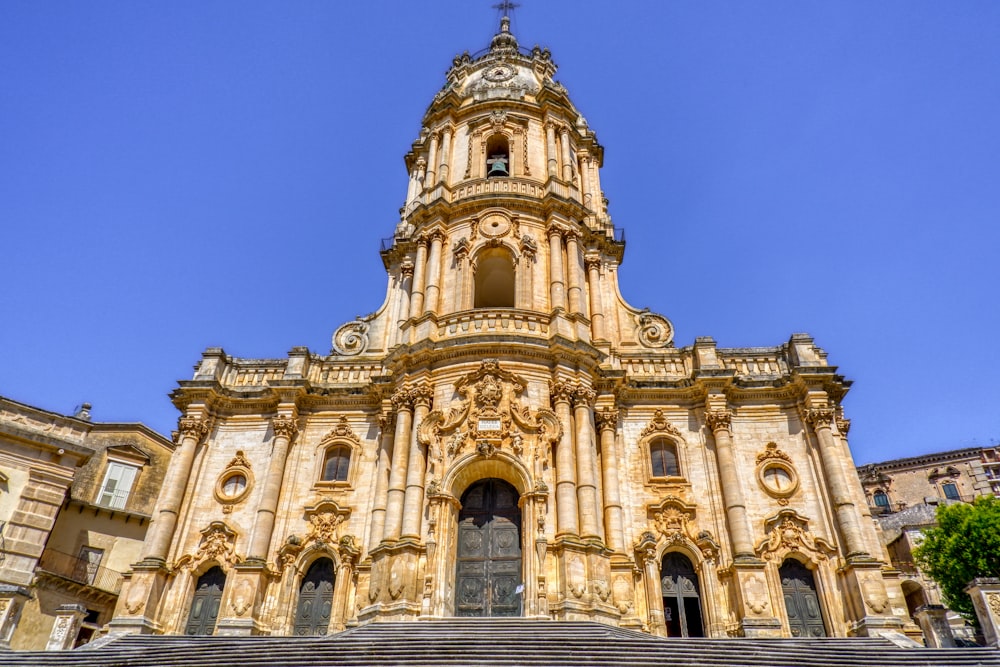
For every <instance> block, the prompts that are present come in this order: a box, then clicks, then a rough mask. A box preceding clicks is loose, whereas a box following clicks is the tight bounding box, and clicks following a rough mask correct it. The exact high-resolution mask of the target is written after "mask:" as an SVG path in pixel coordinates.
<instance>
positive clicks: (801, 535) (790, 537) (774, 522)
mask: <svg viewBox="0 0 1000 667" xmlns="http://www.w3.org/2000/svg"><path fill="white" fill-rule="evenodd" d="M764 526H765V532H766V533H767V537H766V538H764V539H763V540H762V541H761V542H760V544H758V545H757V554H758V555H759V556H760V557H761V558H763V559H764V560H777V561H779V562H780V561H781V560H782V559H783V558H784V557H785V555H786V554H788V553H789V552H791V551H798V552H800V553H804V554H806V555H808V556H811V557H813V558H815V559H816V560H825V559H826V558H827V557H828V556H829V555H831V554H833V553H834V552H835V551H836V549H835V548H834V547H833V545H832V544H830V543H829V542H827V541H826V540H824V539H823V538H822V537H815V536H814V535H813V534H812V533H810V532H809V521H808V520H807V519H805V518H803V517H801V516H799V514H798V513H797V512H796V511H795V510H790V509H785V510H781V511H780V512H778V513H777V514H776V515H775V516H773V517H771V518H770V519H768V520H767V521H765V522H764Z"/></svg>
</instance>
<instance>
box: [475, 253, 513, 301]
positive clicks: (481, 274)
mask: <svg viewBox="0 0 1000 667" xmlns="http://www.w3.org/2000/svg"><path fill="white" fill-rule="evenodd" d="M515 284H516V283H515V280H514V257H513V255H512V254H511V252H510V251H509V250H507V249H506V248H503V247H500V248H487V249H486V250H484V251H483V252H482V253H480V254H479V256H478V257H477V258H476V265H475V286H476V289H475V299H474V302H473V307H474V308H513V307H514V295H515Z"/></svg>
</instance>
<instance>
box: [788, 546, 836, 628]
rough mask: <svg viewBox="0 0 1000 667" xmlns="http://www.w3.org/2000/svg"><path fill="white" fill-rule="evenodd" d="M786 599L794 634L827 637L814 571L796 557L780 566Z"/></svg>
mask: <svg viewBox="0 0 1000 667" xmlns="http://www.w3.org/2000/svg"><path fill="white" fill-rule="evenodd" d="M778 575H779V576H780V577H781V594H782V597H783V598H784V601H785V614H786V616H787V617H788V630H789V632H790V633H791V635H792V636H793V637H826V636H827V631H826V620H825V619H824V618H823V607H822V605H821V604H820V601H819V593H818V592H817V590H816V578H815V577H814V576H813V572H812V570H810V569H809V568H808V567H806V566H805V565H803V564H802V563H801V562H799V561H798V560H796V559H794V558H786V559H785V560H784V561H783V562H782V563H781V567H780V568H779V569H778Z"/></svg>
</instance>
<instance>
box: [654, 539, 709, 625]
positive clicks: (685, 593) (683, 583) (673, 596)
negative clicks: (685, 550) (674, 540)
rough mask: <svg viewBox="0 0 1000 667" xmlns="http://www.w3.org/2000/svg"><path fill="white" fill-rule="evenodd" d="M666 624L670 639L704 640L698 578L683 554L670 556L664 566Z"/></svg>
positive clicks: (662, 583) (664, 616) (661, 571)
mask: <svg viewBox="0 0 1000 667" xmlns="http://www.w3.org/2000/svg"><path fill="white" fill-rule="evenodd" d="M660 586H661V589H662V592H663V620H664V622H665V623H666V626H667V636H668V637H704V636H705V629H704V626H703V624H702V622H701V591H700V589H699V587H698V574H697V572H695V570H694V566H693V565H691V561H690V560H688V559H687V558H686V557H685V556H684V555H683V554H679V553H668V554H666V555H665V556H664V557H663V562H662V563H661V565H660Z"/></svg>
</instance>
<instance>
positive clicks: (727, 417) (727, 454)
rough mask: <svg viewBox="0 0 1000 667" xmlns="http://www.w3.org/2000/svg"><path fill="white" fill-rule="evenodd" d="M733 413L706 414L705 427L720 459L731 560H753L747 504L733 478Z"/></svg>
mask: <svg viewBox="0 0 1000 667" xmlns="http://www.w3.org/2000/svg"><path fill="white" fill-rule="evenodd" d="M732 416H733V413H732V412H730V411H729V410H706V412H705V423H706V424H707V425H708V428H709V429H710V430H711V431H712V435H713V436H714V437H715V450H716V455H717V456H718V458H719V482H720V485H721V486H722V502H723V504H724V505H725V507H726V518H727V519H728V520H729V534H730V537H731V538H732V540H731V541H732V545H733V556H734V558H736V559H737V560H739V559H741V558H744V559H745V558H751V559H753V558H755V556H754V552H753V533H751V531H750V521H749V519H748V518H747V508H746V503H745V501H744V500H743V487H742V486H740V478H739V476H738V475H737V474H736V470H737V467H738V466H739V463H737V461H736V456H735V454H734V453H733V439H732V433H731V431H730V430H729V429H730V426H731V422H732Z"/></svg>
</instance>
